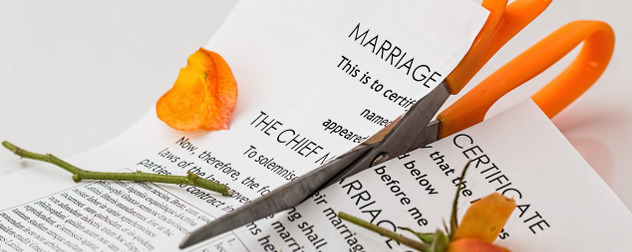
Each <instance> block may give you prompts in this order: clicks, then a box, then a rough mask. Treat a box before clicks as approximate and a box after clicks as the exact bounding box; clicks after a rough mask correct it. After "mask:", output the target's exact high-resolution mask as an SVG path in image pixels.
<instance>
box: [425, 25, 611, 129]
mask: <svg viewBox="0 0 632 252" xmlns="http://www.w3.org/2000/svg"><path fill="white" fill-rule="evenodd" d="M581 42H584V43H583V46H582V49H581V51H580V52H579V54H578V55H577V57H576V58H575V59H574V60H573V62H571V64H570V65H569V66H568V67H567V68H566V69H565V70H564V71H563V72H562V73H560V74H559V75H558V76H557V77H556V78H555V79H553V80H552V81H551V82H550V83H548V84H547V85H546V86H544V87H543V88H542V89H540V91H538V92H537V93H535V94H534V95H533V96H532V97H531V98H532V99H533V100H534V101H535V103H536V104H538V106H539V107H540V108H541V109H542V111H544V113H545V114H546V115H547V116H548V117H549V118H551V117H553V116H555V115H556V114H557V113H559V112H560V111H561V110H562V109H564V108H565V107H566V106H568V105H569V104H570V103H571V102H573V101H574V100H575V99H577V98H578V97H579V96H580V95H581V94H582V93H584V91H586V90H587V89H588V88H589V87H590V86H591V85H592V84H593V83H595V81H597V79H598V78H599V77H600V76H601V74H602V73H603V71H604V70H605V69H606V66H608V63H609V62H610V58H611V57H612V52H613V50H614V32H613V30H612V28H611V27H610V26H609V25H608V24H607V23H604V22H600V21H574V22H571V23H569V24H566V25H565V26H563V27H561V28H559V29H558V30H556V31H555V32H553V33H551V34H550V35H549V36H547V37H546V38H544V39H542V40H541V41H540V42H538V43H537V44H535V45H533V46H532V47H531V48H529V49H528V50H526V51H525V52H523V53H522V54H520V55H519V56H518V57H516V58H514V59H513V60H512V61H510V62H509V63H507V64H506V65H504V66H503V67H501V68H500V69H498V70H497V71H496V72H494V73H493V74H491V75H490V76H489V77H487V79H485V80H483V82H481V83H480V84H479V85H477V86H476V87H475V88H473V89H472V90H471V91H470V92H468V93H467V94H465V95H464V96H463V97H461V99H459V100H458V101H457V102H455V103H454V104H452V106H450V107H449V108H447V109H446V110H444V111H443V112H441V114H439V116H437V118H438V119H439V120H441V130H440V132H441V134H440V137H445V136H448V135H450V134H452V133H455V132H457V131H460V130H462V129H465V128H467V127H469V126H472V125H474V124H476V123H478V122H481V121H483V119H484V117H485V114H486V113H487V110H489V108H490V107H491V106H492V105H493V104H494V103H495V102H496V101H497V100H498V99H500V97H502V96H503V95H505V94H506V93H508V92H509V91H511V90H513V89H514V88H516V87H518V86H520V85H522V84H523V83H525V82H527V81H528V80H530V79H531V78H533V77H535V76H537V75H538V74H540V73H541V72H543V71H544V70H546V69H547V68H549V67H550V66H551V65H553V64H554V63H555V62H557V61H558V60H559V59H561V58H562V57H564V56H565V55H566V54H568V53H569V52H570V51H571V50H572V49H573V48H575V47H576V46H577V45H579V44H580V43H581Z"/></svg>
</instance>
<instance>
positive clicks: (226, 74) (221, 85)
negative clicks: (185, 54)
mask: <svg viewBox="0 0 632 252" xmlns="http://www.w3.org/2000/svg"><path fill="white" fill-rule="evenodd" d="M187 63H188V64H187V66H186V67H184V68H182V69H180V74H179V75H178V79H177V80H176V81H175V83H174V84H173V87H172V88H171V89H170V90H169V91H167V92H166V93H165V94H164V95H163V96H162V97H160V99H159V100H158V102H157V103H156V114H157V115H158V118H160V120H162V121H163V122H165V123H166V124H167V125H169V126H170V127H172V128H174V129H177V130H182V131H194V130H198V129H203V130H223V129H228V122H229V120H230V115H231V114H232V112H233V110H234V108H235V105H236V103H237V82H236V81H235V78H234V77H233V74H232V72H231V70H230V67H229V66H228V64H227V63H226V61H224V59H223V58H222V57H221V56H220V55H219V54H217V53H214V52H211V51H208V50H205V49H204V48H200V49H199V50H198V51H196V52H195V53H193V54H192V55H191V56H189V58H188V60H187Z"/></svg>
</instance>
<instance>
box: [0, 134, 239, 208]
mask: <svg viewBox="0 0 632 252" xmlns="http://www.w3.org/2000/svg"><path fill="white" fill-rule="evenodd" d="M2 146H4V147H5V148H7V149H9V150H10V151H12V152H13V153H15V155H18V156H20V157H22V158H28V159H33V160H38V161H43V162H47V163H51V164H54V165H56V166H59V167H61V168H62V169H64V170H66V171H68V172H70V173H72V180H74V181H75V182H79V181H81V180H83V179H88V180H125V181H140V182H158V183H167V184H186V185H192V186H197V187H201V188H204V189H207V190H211V191H214V192H218V193H221V194H222V195H224V196H231V195H232V194H233V192H232V190H231V189H230V188H228V186H226V185H223V184H220V183H216V182H213V181H210V180H206V179H203V178H201V177H199V176H198V175H197V174H195V173H191V172H189V173H187V176H174V175H161V174H153V173H145V172H141V171H137V172H132V173H124V172H94V171H87V170H83V169H81V168H79V167H76V166H74V165H71V164H69V163H67V162H66V161H64V160H61V159H60V158H58V157H55V156H53V155H51V154H39V153H34V152H30V151H27V150H24V149H21V148H19V147H17V146H15V145H13V144H12V143H9V142H7V141H2Z"/></svg>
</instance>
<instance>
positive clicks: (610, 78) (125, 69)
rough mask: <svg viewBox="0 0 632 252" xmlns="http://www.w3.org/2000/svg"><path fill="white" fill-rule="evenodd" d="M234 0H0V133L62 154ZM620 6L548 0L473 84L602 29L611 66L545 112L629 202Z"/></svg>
mask: <svg viewBox="0 0 632 252" xmlns="http://www.w3.org/2000/svg"><path fill="white" fill-rule="evenodd" d="M234 4H235V2H233V1H219V0H216V1H186V2H183V3H181V4H176V3H175V2H168V1H133V2H130V1H120V0H119V1H108V2H103V3H89V4H88V3H85V2H84V1H54V2H49V1H29V2H26V1H7V0H0V139H6V140H10V141H13V142H14V143H16V144H18V145H20V146H23V147H25V148H28V149H31V150H35V151H41V152H54V153H55V154H57V155H59V156H61V157H66V156H69V155H72V154H76V153H79V152H82V151H83V150H86V149H89V148H92V147H95V146H97V145H99V144H100V143H103V142H104V141H106V140H107V139H110V138H112V137H114V136H116V135H117V134H119V133H120V132H122V131H123V130H124V129H126V128H127V127H129V126H130V125H131V124H133V123H134V122H135V120H136V119H137V118H139V117H140V116H141V115H142V114H144V113H145V112H146V111H147V110H149V108H150V107H151V106H153V103H154V102H155V101H156V100H157V99H158V98H159V97H160V95H162V93H164V92H165V91H166V90H167V89H168V88H169V87H171V85H172V83H173V81H174V80H175V78H176V76H177V73H178V70H179V69H180V67H183V66H184V65H185V64H186V57H187V56H188V55H189V54H191V52H193V51H194V50H196V49H197V48H198V47H200V46H203V45H204V44H206V42H207V41H208V40H209V39H210V38H211V36H212V35H213V33H214V32H215V30H216V29H217V27H219V26H220V25H221V22H222V20H223V19H224V18H225V17H226V16H227V15H228V13H229V12H230V10H231V8H232V7H233V6H234ZM630 7H632V4H630V3H627V2H621V1H613V0H608V1H588V0H576V1H562V0H558V1H554V2H553V3H552V4H551V5H550V6H549V8H548V9H547V10H546V11H545V12H544V13H543V14H542V15H541V16H540V17H539V18H538V19H536V20H535V21H534V22H533V23H532V24H531V25H529V26H528V27H527V28H525V30H524V31H523V32H522V33H520V34H519V35H518V36H516V37H515V38H514V39H513V40H512V41H510V42H509V43H508V44H507V45H506V46H505V47H504V48H503V49H502V50H501V51H500V52H499V53H498V54H497V55H496V57H494V58H492V60H491V61H490V63H489V64H488V65H487V66H486V67H485V68H484V69H483V70H482V71H481V73H480V74H479V75H478V76H477V77H476V78H475V79H474V81H477V80H481V79H482V77H484V76H486V75H488V74H489V73H491V72H492V71H493V70H494V69H496V68H498V67H499V66H500V65H502V64H503V63H504V62H506V61H507V60H508V59H510V58H512V57H514V56H516V55H517V54H519V53H520V52H521V51H522V50H524V49H526V48H527V47H528V46H529V45H531V44H533V43H535V42H536V41H538V40H539V39H541V38H542V37H544V36H545V35H547V34H548V33H550V32H552V31H553V30H555V29H556V28H558V27H560V26H562V25H563V24H566V23H568V22H570V21H572V20H578V19H595V20H602V21H606V22H608V23H609V24H610V25H611V26H613V28H614V30H615V33H616V36H617V46H616V48H615V54H614V56H613V59H612V61H611V63H610V66H609V67H608V69H607V70H606V72H605V73H604V75H603V76H602V78H601V79H600V80H599V81H598V82H597V83H596V84H595V86H594V87H593V88H591V89H590V90H588V92H587V93H586V94H585V95H584V96H583V97H581V98H580V99H579V100H578V101H577V102H576V103H574V104H573V105H571V106H570V107H569V108H568V109H566V110H565V111H563V112H562V113H561V114H560V115H559V116H557V117H556V118H555V119H554V120H553V121H554V122H555V124H556V125H557V126H558V127H559V128H560V130H561V131H562V132H563V133H564V134H565V135H566V137H567V138H568V139H569V140H570V141H571V143H572V144H573V145H574V146H575V147H576V148H577V149H578V150H579V151H580V153H581V154H582V155H583V156H584V158H585V159H586V160H587V161H588V162H589V163H590V164H591V165H592V166H593V168H594V169H595V170H596V171H597V172H598V173H599V174H600V175H601V176H602V178H604V180H605V181H606V182H607V183H608V184H609V185H610V186H611V187H612V188H613V190H614V191H615V192H616V193H617V194H618V195H619V196H620V197H621V198H622V200H623V201H624V203H625V204H626V205H627V206H628V207H629V208H632V190H630V189H631V186H630V184H632V183H630V182H632V170H630V169H629V168H628V167H629V164H631V163H632V147H630V144H629V143H631V142H632V134H631V133H630V132H629V130H630V129H632V99H629V98H628V97H629V96H630V95H632V85H631V84H632V83H630V82H631V81H630V78H631V77H632V71H631V69H632V62H630V60H629V59H630V58H632V49H630V47H629V46H628V45H630V44H632V27H630V23H632V17H631V16H630V15H629V13H627V10H629V9H630ZM253 22H256V21H253ZM253 43H256V42H255V41H253ZM569 60H570V58H567V59H565V60H563V61H564V62H568V61H569ZM561 67H563V66H562V65H556V67H554V68H553V70H552V71H548V72H545V73H544V74H543V76H542V77H539V78H536V79H534V80H533V81H532V84H531V85H529V86H528V87H526V88H520V89H518V91H517V92H514V93H512V94H510V95H509V96H507V97H505V98H503V99H502V100H501V101H500V102H499V104H497V105H496V106H494V107H493V108H492V113H496V112H498V111H500V110H502V109H504V108H507V107H509V106H510V105H513V104H515V103H518V102H519V101H521V100H522V99H524V98H525V97H527V96H528V95H529V94H531V93H532V92H533V91H535V90H536V89H537V88H539V87H540V86H541V85H543V84H545V83H546V82H547V81H548V80H550V79H552V78H553V76H554V75H555V74H556V73H557V72H558V71H559V70H560V69H561ZM464 91H467V88H466V90H464ZM18 164H19V162H16V157H15V156H13V155H12V154H10V153H8V152H4V151H0V174H6V173H9V172H11V171H12V170H15V169H21V167H20V165H18ZM568 178H569V179H572V174H569V176H568Z"/></svg>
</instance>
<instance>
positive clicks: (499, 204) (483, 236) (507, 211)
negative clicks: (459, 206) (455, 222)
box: [454, 193, 516, 244]
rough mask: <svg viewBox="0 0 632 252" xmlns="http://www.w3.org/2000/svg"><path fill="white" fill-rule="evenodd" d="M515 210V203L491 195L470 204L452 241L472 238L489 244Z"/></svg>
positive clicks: (495, 194) (498, 195)
mask: <svg viewBox="0 0 632 252" xmlns="http://www.w3.org/2000/svg"><path fill="white" fill-rule="evenodd" d="M514 208H516V202H515V201H514V200H513V199H508V198H506V197H505V196H502V195H501V194H499V193H492V194H490V195H488V196H485V197H483V198H481V199H480V200H478V201H476V202H474V203H472V205H471V206H470V207H469V208H468V209H467V212H465V216H463V220H461V224H460V225H459V227H458V228H457V230H456V232H455V233H454V240H455V241H457V240H459V239H461V238H472V239H477V240H479V241H483V242H486V243H489V244H491V243H492V242H494V240H495V239H496V237H498V234H500V231H501V230H502V229H503V226H504V225H505V223H506V222H507V220H508V219H509V216H511V212H513V210H514Z"/></svg>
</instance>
